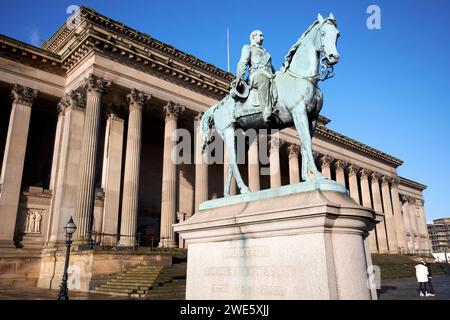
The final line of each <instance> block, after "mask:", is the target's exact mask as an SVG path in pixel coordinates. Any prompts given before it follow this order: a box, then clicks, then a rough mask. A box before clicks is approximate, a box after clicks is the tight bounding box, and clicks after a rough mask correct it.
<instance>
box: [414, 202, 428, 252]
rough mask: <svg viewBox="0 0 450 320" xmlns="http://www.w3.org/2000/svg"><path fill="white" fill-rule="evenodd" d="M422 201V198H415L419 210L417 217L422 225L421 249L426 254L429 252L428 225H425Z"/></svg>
mask: <svg viewBox="0 0 450 320" xmlns="http://www.w3.org/2000/svg"><path fill="white" fill-rule="evenodd" d="M424 203H425V201H424V200H423V199H417V201H416V204H417V207H418V212H419V219H420V220H421V225H422V232H421V234H422V243H423V245H422V249H423V250H424V251H425V253H426V254H431V247H430V238H429V236H428V227H427V219H426V217H425V210H424Z"/></svg>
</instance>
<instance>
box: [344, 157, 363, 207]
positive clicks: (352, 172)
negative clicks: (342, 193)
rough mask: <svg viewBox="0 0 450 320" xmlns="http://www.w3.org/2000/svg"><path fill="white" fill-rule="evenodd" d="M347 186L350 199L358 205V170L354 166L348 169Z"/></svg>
mask: <svg viewBox="0 0 450 320" xmlns="http://www.w3.org/2000/svg"><path fill="white" fill-rule="evenodd" d="M347 170H348V184H349V188H350V197H352V198H353V200H355V201H356V203H359V187H358V171H359V170H360V168H359V167H358V166H356V165H354V164H352V165H350V166H349V167H348V169H347Z"/></svg>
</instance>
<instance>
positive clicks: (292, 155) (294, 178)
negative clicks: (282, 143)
mask: <svg viewBox="0 0 450 320" xmlns="http://www.w3.org/2000/svg"><path fill="white" fill-rule="evenodd" d="M288 152H289V182H290V183H291V184H294V183H299V182H300V168H299V165H298V154H299V152H300V148H299V146H298V145H296V144H291V145H290V146H289V147H288Z"/></svg>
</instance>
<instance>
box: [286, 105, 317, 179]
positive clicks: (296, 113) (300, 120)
mask: <svg viewBox="0 0 450 320" xmlns="http://www.w3.org/2000/svg"><path fill="white" fill-rule="evenodd" d="M291 114H292V118H293V119H294V124H295V128H296V129H297V134H298V135H299V137H300V141H301V144H302V176H303V175H306V177H302V178H303V179H305V180H310V178H309V176H308V173H307V172H306V173H305V172H303V168H304V166H303V162H306V163H305V166H306V168H307V171H310V172H311V173H312V174H313V175H314V176H315V177H316V178H322V177H324V176H323V175H322V174H321V173H320V172H319V170H317V167H316V164H315V162H314V157H313V154H312V139H311V135H310V132H309V129H310V127H309V122H308V116H307V114H306V107H305V105H304V103H303V102H302V103H300V104H299V105H298V107H296V108H293V109H292V111H291Z"/></svg>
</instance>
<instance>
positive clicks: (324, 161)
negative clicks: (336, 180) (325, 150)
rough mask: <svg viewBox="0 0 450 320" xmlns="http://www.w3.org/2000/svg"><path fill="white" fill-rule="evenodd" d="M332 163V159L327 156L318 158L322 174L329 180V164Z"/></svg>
mask: <svg viewBox="0 0 450 320" xmlns="http://www.w3.org/2000/svg"><path fill="white" fill-rule="evenodd" d="M332 162H333V158H332V157H331V156H329V155H324V156H322V157H321V158H320V165H321V167H322V168H321V171H322V174H323V175H324V176H325V177H327V178H328V179H330V180H331V163H332Z"/></svg>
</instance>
